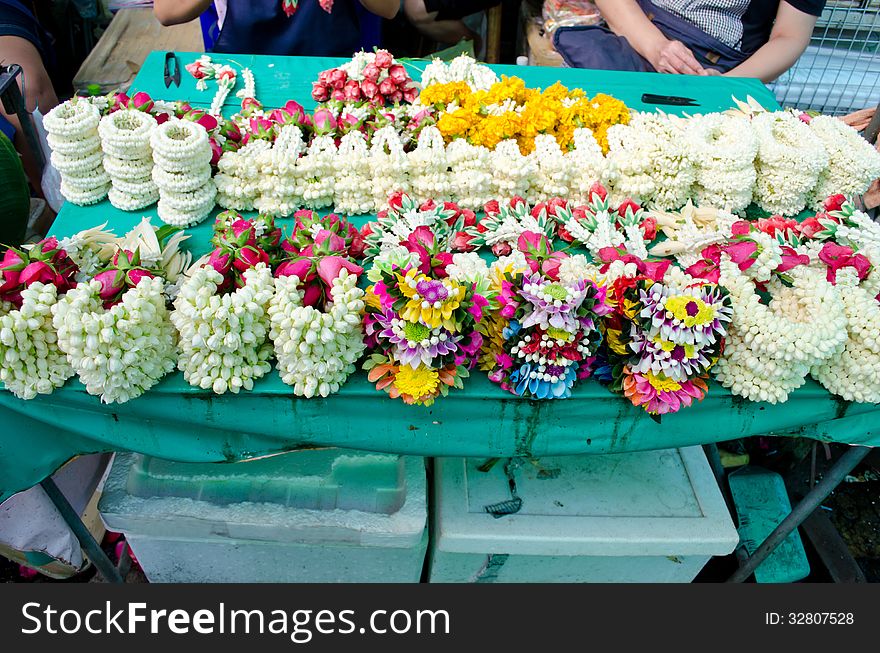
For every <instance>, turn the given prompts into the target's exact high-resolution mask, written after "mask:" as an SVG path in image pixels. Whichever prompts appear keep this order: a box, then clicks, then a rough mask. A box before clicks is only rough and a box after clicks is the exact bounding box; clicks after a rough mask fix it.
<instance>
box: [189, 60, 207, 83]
mask: <svg viewBox="0 0 880 653" xmlns="http://www.w3.org/2000/svg"><path fill="white" fill-rule="evenodd" d="M184 68H186V71H187V72H188V73H189V74H190V75H192V76H193V77H195V78H196V79H204V78H205V76H206V74H207V72H206V70H205V66H204V64H203V63H202V62H201V61H199V60H196V61H193V62H192V63H188V64H186V65H185V66H184Z"/></svg>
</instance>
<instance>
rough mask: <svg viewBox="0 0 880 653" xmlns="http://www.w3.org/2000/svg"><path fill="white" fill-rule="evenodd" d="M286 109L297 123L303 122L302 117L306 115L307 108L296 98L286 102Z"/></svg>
mask: <svg viewBox="0 0 880 653" xmlns="http://www.w3.org/2000/svg"><path fill="white" fill-rule="evenodd" d="M284 110H285V111H286V112H287V113H288V114H290V116H291V117H292V118H294V119H295V121H296V122H297V123H300V122H302V117H303V116H304V115H306V111H305V109H303V106H302V105H301V104H300V103H299V102H296V101H295V100H288V101H287V102H286V103H285V104H284Z"/></svg>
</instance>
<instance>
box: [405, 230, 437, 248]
mask: <svg viewBox="0 0 880 653" xmlns="http://www.w3.org/2000/svg"><path fill="white" fill-rule="evenodd" d="M406 240H407V242H409V243H412V244H413V245H417V246H419V247H424V248H425V249H430V248H432V247H433V246H434V232H433V231H431V228H430V227H426V226H425V225H421V226H419V227H416V228H415V230H413V232H412V233H411V234H410V235H409V238H407V239H406Z"/></svg>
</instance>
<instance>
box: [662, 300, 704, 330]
mask: <svg viewBox="0 0 880 653" xmlns="http://www.w3.org/2000/svg"><path fill="white" fill-rule="evenodd" d="M666 310H667V311H668V312H670V313H672V315H673V317H675V319H677V320H679V321H681V322H683V323H684V325H685V326H686V327H694V326H703V325H704V324H709V323H710V322H712V320H714V319H715V307H714V306H711V305H709V304H707V303H706V302H704V301H703V300H702V299H700V298H699V297H694V296H692V295H674V296H672V297H669V298H668V299H667V300H666Z"/></svg>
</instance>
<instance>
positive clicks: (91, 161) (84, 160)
mask: <svg viewBox="0 0 880 653" xmlns="http://www.w3.org/2000/svg"><path fill="white" fill-rule="evenodd" d="M103 158H104V153H103V152H101V149H100V148H98V149H96V150H94V151H93V152H86V153H83V154H82V155H81V156H80V155H67V154H61V153H60V152H52V154H51V156H50V159H51V161H52V165H53V166H54V167H55V169H56V170H57V171H58V172H60V173H61V174H62V175H69V176H72V177H76V176H79V175H82V174H83V173H86V172H88V171H90V170H95V169H96V168H98V167H99V166H100V165H101V162H102V160H103Z"/></svg>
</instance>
